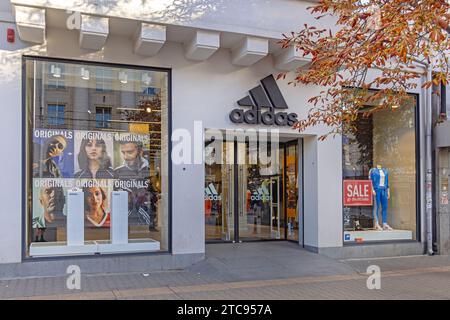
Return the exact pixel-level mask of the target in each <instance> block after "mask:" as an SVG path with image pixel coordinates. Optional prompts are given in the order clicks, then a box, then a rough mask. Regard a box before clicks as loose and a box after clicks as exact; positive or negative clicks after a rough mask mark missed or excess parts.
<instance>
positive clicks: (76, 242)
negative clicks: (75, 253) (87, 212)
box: [67, 191, 84, 246]
mask: <svg viewBox="0 0 450 320" xmlns="http://www.w3.org/2000/svg"><path fill="white" fill-rule="evenodd" d="M67 245H68V246H82V245H84V194H83V192H81V191H69V192H68V193H67Z"/></svg>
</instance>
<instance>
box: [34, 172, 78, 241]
mask: <svg viewBox="0 0 450 320" xmlns="http://www.w3.org/2000/svg"><path fill="white" fill-rule="evenodd" d="M72 184H73V181H72V180H71V179H38V178H35V179H33V219H32V228H33V229H34V231H35V232H34V233H35V239H34V241H35V242H47V241H49V240H51V241H55V240H56V230H52V232H50V233H49V232H48V231H47V232H46V230H47V229H48V228H50V229H56V228H58V227H63V228H64V227H65V226H66V216H67V206H66V195H67V190H68V189H69V188H71V186H72ZM45 234H46V235H47V237H44V235H45ZM49 237H50V238H52V239H50V238H49Z"/></svg>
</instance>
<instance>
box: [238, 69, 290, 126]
mask: <svg viewBox="0 0 450 320" xmlns="http://www.w3.org/2000/svg"><path fill="white" fill-rule="evenodd" d="M249 93H250V95H248V96H246V97H245V98H242V99H241V100H239V101H238V102H237V104H238V105H240V106H241V107H251V108H252V109H251V110H246V111H245V110H243V109H234V110H233V111H231V112H230V120H231V122H233V123H248V124H265V125H268V126H270V125H277V126H293V125H294V123H296V122H297V114H296V113H287V112H275V109H287V108H288V106H287V104H286V101H285V100H284V98H283V95H282V94H281V91H280V88H278V85H277V82H276V81H275V78H274V77H273V76H272V75H270V76H267V77H265V78H264V79H262V80H261V85H259V86H257V87H255V88H253V89H251V90H250V91H249ZM261 108H269V110H267V111H265V112H263V111H262V109H261Z"/></svg>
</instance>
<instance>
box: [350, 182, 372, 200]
mask: <svg viewBox="0 0 450 320" xmlns="http://www.w3.org/2000/svg"><path fill="white" fill-rule="evenodd" d="M371 205H373V197H372V181H370V180H344V206H371Z"/></svg>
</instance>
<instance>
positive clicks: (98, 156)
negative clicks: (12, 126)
mask: <svg viewBox="0 0 450 320" xmlns="http://www.w3.org/2000/svg"><path fill="white" fill-rule="evenodd" d="M25 67H26V74H25V76H26V113H27V146H28V150H27V151H28V152H27V158H26V159H27V168H28V172H27V181H28V188H27V195H28V196H27V199H28V201H27V221H26V223H27V228H26V229H27V255H28V256H33V257H35V256H36V257H37V256H51V255H72V254H95V253H118V252H137V251H143V252H150V251H167V250H168V249H169V247H168V239H169V235H168V233H169V229H168V225H169V223H168V218H169V211H168V190H169V179H168V165H169V162H168V139H167V136H168V73H167V72H166V71H154V70H143V69H137V68H136V69H131V68H129V69H127V68H117V67H109V66H103V65H102V66H98V65H93V64H80V63H63V62H60V61H58V62H54V61H51V60H48V61H47V60H42V59H32V58H26V60H25ZM144 82H145V83H144ZM144 86H146V87H149V86H151V87H153V88H155V90H153V91H152V92H151V93H149V92H146V91H144V92H143V90H142V88H143V87H144Z"/></svg>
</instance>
